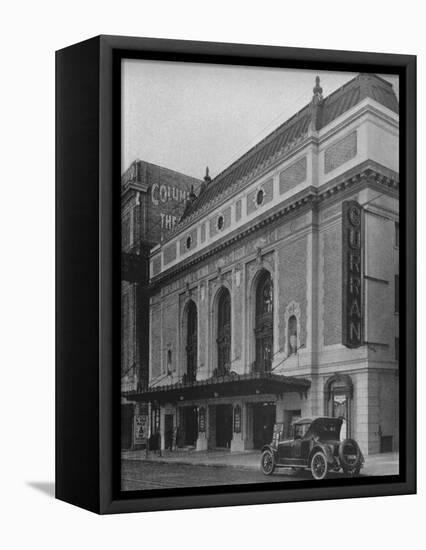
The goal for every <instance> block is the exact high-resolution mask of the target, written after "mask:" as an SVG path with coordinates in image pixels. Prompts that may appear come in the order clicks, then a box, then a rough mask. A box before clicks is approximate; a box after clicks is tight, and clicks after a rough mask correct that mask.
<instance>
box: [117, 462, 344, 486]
mask: <svg viewBox="0 0 426 550" xmlns="http://www.w3.org/2000/svg"><path fill="white" fill-rule="evenodd" d="M333 476H334V477H336V476H339V477H341V474H340V475H339V474H334V475H333ZM303 479H312V478H311V476H310V473H309V472H302V473H300V472H299V473H297V474H295V473H293V472H292V471H291V470H277V471H276V472H275V473H274V474H273V475H272V476H269V477H267V476H264V475H263V474H262V473H261V472H260V471H256V470H250V469H247V468H237V467H232V468H229V467H223V466H202V465H197V464H181V463H168V464H167V463H162V462H145V461H142V460H123V461H122V489H123V490H124V491H131V490H134V491H137V490H140V489H165V488H170V487H201V486H206V485H228V484H242V483H265V482H266V483H269V482H271V481H272V482H279V481H280V482H282V481H295V480H303Z"/></svg>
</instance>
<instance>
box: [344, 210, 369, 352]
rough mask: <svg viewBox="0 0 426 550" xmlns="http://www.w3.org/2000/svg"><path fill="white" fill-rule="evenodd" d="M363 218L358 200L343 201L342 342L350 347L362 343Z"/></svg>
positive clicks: (355, 346)
mask: <svg viewBox="0 0 426 550" xmlns="http://www.w3.org/2000/svg"><path fill="white" fill-rule="evenodd" d="M362 252H363V220H362V208H361V206H360V205H359V204H358V203H357V202H356V201H344V202H343V204H342V260H343V270H342V343H343V344H344V345H345V346H347V347H348V348H357V347H359V346H361V345H362V344H363V318H364V315H363V307H364V303H363V278H362Z"/></svg>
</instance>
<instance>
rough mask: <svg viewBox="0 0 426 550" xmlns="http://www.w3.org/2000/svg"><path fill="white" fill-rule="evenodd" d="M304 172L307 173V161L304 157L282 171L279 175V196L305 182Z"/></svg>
mask: <svg viewBox="0 0 426 550" xmlns="http://www.w3.org/2000/svg"><path fill="white" fill-rule="evenodd" d="M306 172H307V161H306V157H303V158H301V159H299V160H297V161H296V162H294V163H293V164H291V165H290V166H289V167H288V168H286V169H285V170H283V171H282V172H281V173H280V193H281V195H282V194H283V193H287V191H290V190H291V189H293V187H295V186H296V185H298V184H299V183H302V182H304V181H305V180H306Z"/></svg>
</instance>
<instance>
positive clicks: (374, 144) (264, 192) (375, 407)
mask: <svg viewBox="0 0 426 550" xmlns="http://www.w3.org/2000/svg"><path fill="white" fill-rule="evenodd" d="M398 150H399V117H398V100H397V97H396V95H395V92H394V90H393V88H392V85H391V84H390V83H389V82H387V81H386V80H384V79H382V78H381V77H379V76H376V75H372V74H360V75H358V76H356V77H355V78H354V79H353V80H351V81H350V82H348V83H347V84H346V85H344V86H343V87H342V88H340V89H338V90H336V91H335V92H333V93H332V94H330V95H329V96H328V97H323V94H322V89H321V85H320V82H319V79H317V81H316V84H315V87H314V90H313V97H312V100H311V101H310V103H309V104H308V105H306V107H304V108H303V109H302V110H301V111H299V112H298V113H296V114H295V115H294V116H293V117H292V118H290V119H289V120H287V121H286V122H285V123H284V124H282V125H281V126H280V127H278V128H277V129H276V130H275V131H273V132H272V133H271V134H270V135H269V136H268V137H266V138H265V139H263V140H262V141H261V142H260V143H258V144H257V145H256V146H255V147H254V148H252V149H251V150H249V151H248V152H247V153H246V154H244V155H243V156H242V157H241V158H240V159H238V160H237V161H236V162H234V163H233V164H232V165H231V166H229V167H228V168H227V169H225V170H224V171H223V172H222V173H220V174H219V175H218V176H216V177H215V178H213V179H212V180H210V178H209V177H207V178H206V179H205V181H204V183H203V184H202V186H201V187H200V189H199V192H198V194H197V196H195V195H192V196H191V197H190V198H189V199H188V201H187V206H186V208H185V212H184V214H183V217H182V219H181V220H180V222H179V223H177V225H175V227H174V228H173V229H171V231H170V232H169V233H168V234H167V236H166V237H165V238H164V239H163V241H162V242H161V243H159V244H158V245H157V246H155V247H154V248H152V249H151V253H150V273H149V277H150V312H149V380H148V383H147V384H146V385H145V386H144V387H142V388H138V390H137V391H130V392H128V393H127V394H126V398H127V399H128V400H129V401H132V402H139V403H146V404H148V407H149V415H150V434H151V436H152V435H155V434H158V439H159V444H160V446H161V448H162V449H170V450H175V449H178V448H195V449H197V450H207V449H216V448H226V449H230V451H231V452H233V451H243V450H248V449H260V448H261V447H262V445H263V444H265V443H269V442H270V441H271V439H272V430H273V426H274V424H275V422H283V423H284V425H285V429H286V430H287V431H289V430H290V428H291V425H292V423H293V422H294V421H295V420H296V419H298V418H300V417H314V416H320V415H329V416H340V417H343V418H344V423H343V432H344V435H346V436H350V437H354V438H355V439H356V440H357V441H358V443H359V445H360V447H361V450H362V452H363V453H364V454H370V453H377V452H383V451H393V450H397V449H398V444H399V434H398V414H399V413H398V395H399V390H398V347H399V327H398V310H399V299H398V296H399V277H398V275H399V257H398V254H399V251H398V247H399V222H398V211H399V199H398V189H399V176H398Z"/></svg>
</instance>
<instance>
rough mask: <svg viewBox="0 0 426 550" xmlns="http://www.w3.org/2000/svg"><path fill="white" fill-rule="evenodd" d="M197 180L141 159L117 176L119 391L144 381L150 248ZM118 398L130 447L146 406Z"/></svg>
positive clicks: (182, 206)
mask: <svg viewBox="0 0 426 550" xmlns="http://www.w3.org/2000/svg"><path fill="white" fill-rule="evenodd" d="M200 183H201V182H200V180H197V179H195V178H192V177H190V176H186V175H184V174H180V173H179V172H175V171H173V170H169V169H167V168H163V167H161V166H157V165H156V164H152V163H148V162H145V161H141V160H137V161H134V162H133V163H132V164H131V165H130V166H129V168H128V169H127V170H126V171H125V172H124V174H123V176H122V178H121V237H122V242H121V245H122V246H121V249H122V254H121V390H122V393H127V392H129V391H137V390H140V389H141V388H142V387H145V386H146V385H147V384H148V374H149V368H148V360H149V342H148V341H147V339H146V338H145V335H146V334H147V333H148V330H149V329H148V326H149V324H148V323H149V313H148V312H149V293H148V282H149V252H150V250H151V248H152V247H153V246H154V245H156V244H157V243H160V242H161V240H162V239H163V238H164V237H165V236H166V235H167V233H168V231H170V230H171V229H172V227H173V226H174V225H176V223H177V221H178V220H179V219H180V217H181V216H182V214H183V213H184V210H185V207H186V205H187V203H188V199H189V198H190V196H191V192H192V193H195V192H196V191H197V190H198V188H199V186H200ZM191 190H192V191H191ZM122 401H123V402H122V407H121V434H122V447H123V448H131V447H134V446H135V445H139V444H142V441H144V437H143V436H144V434H143V432H144V424H145V422H144V419H145V418H146V417H147V412H146V411H147V406H146V405H143V404H140V405H136V403H134V402H129V401H128V400H126V399H124V398H123V400H122ZM138 433H139V435H138Z"/></svg>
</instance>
